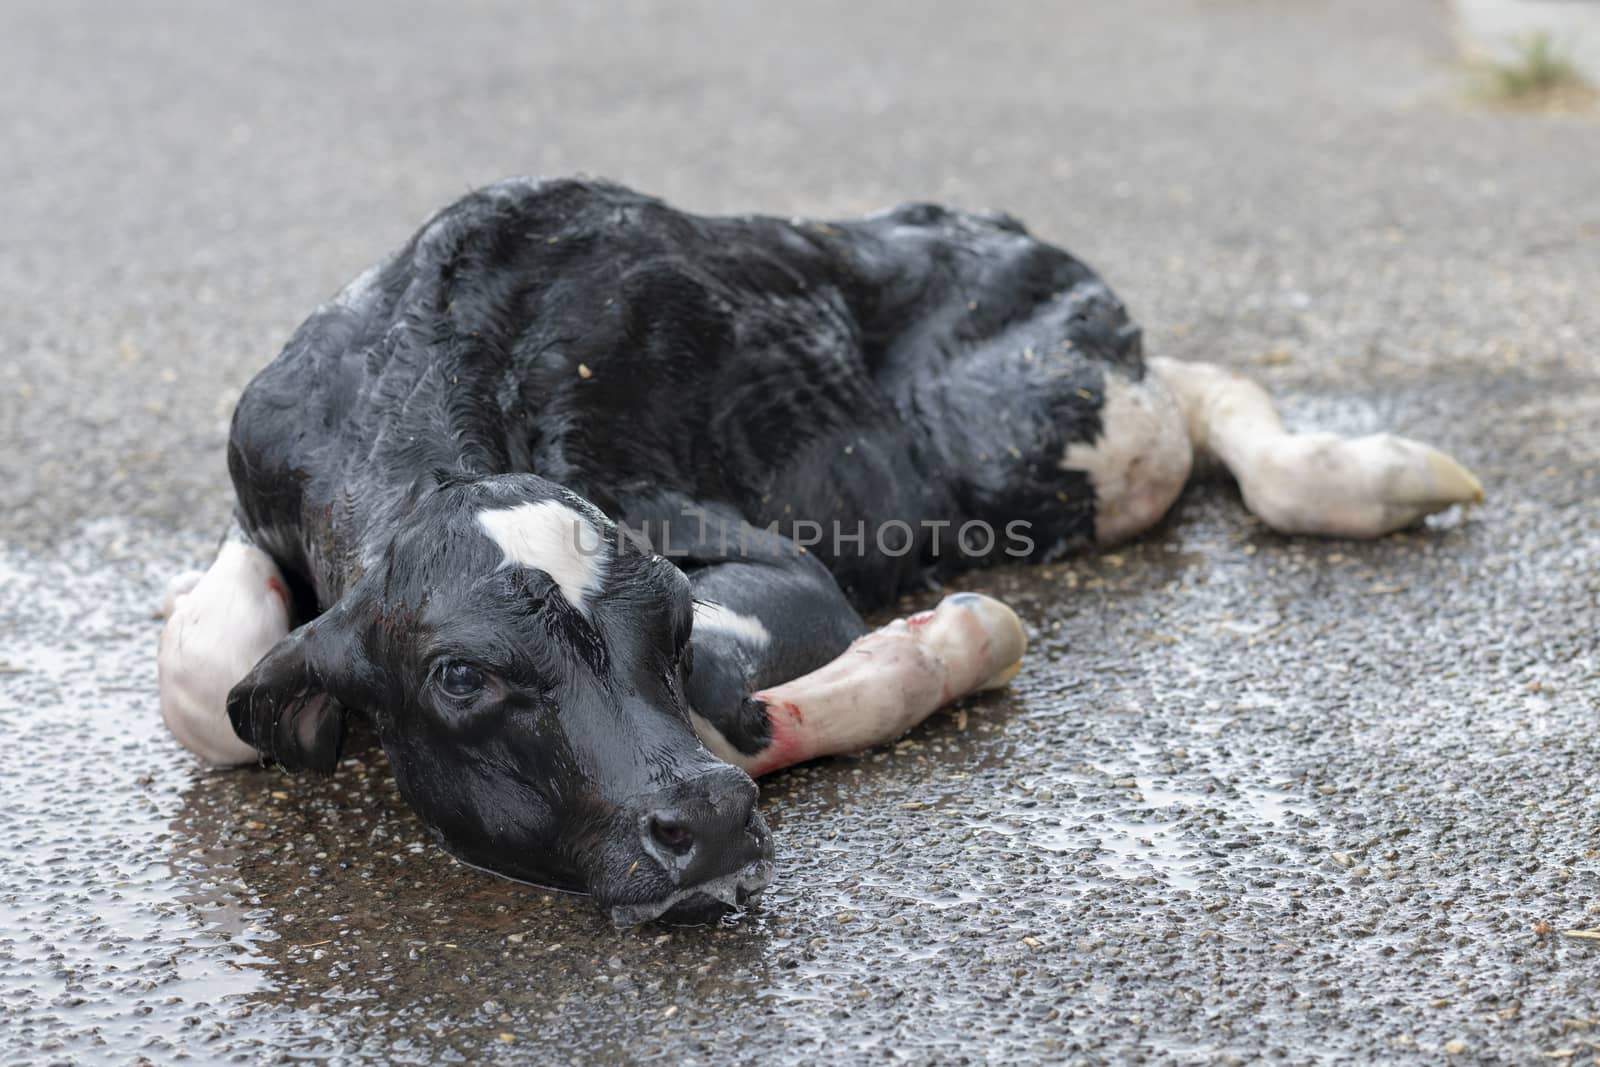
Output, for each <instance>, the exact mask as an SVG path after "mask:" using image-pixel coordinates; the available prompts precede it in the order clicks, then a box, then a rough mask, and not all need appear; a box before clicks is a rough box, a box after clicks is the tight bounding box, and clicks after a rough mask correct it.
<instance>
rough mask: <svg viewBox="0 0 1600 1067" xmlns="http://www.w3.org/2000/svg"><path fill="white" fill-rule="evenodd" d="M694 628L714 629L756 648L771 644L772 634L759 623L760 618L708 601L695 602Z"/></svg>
mask: <svg viewBox="0 0 1600 1067" xmlns="http://www.w3.org/2000/svg"><path fill="white" fill-rule="evenodd" d="M694 628H695V631H696V632H702V631H705V630H715V631H717V632H718V633H723V634H727V635H728V636H730V637H733V638H737V639H738V640H740V641H744V642H746V643H747V644H750V645H753V646H754V647H755V648H757V649H764V648H766V647H767V646H768V645H770V644H772V634H771V633H770V632H769V631H768V630H767V628H766V627H765V626H763V625H762V624H761V620H760V619H758V618H756V617H755V616H754V615H741V614H739V613H738V612H737V611H734V610H732V609H730V608H725V607H723V606H722V605H721V604H716V603H712V602H710V601H701V602H698V603H696V604H695V606H694Z"/></svg>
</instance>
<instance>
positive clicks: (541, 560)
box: [478, 500, 610, 611]
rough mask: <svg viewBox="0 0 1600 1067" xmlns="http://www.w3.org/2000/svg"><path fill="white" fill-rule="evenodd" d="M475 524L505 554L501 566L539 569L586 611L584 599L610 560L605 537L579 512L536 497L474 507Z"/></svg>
mask: <svg viewBox="0 0 1600 1067" xmlns="http://www.w3.org/2000/svg"><path fill="white" fill-rule="evenodd" d="M478 525H479V526H482V527H483V531H484V533H486V534H488V535H489V539H490V540H491V541H493V542H494V543H495V544H497V545H499V546H500V551H502V552H504V553H505V556H506V558H505V562H504V563H502V564H501V566H503V567H512V566H515V567H532V568H534V569H535V570H541V571H544V572H545V573H546V574H548V575H549V576H550V580H551V581H553V582H555V583H556V588H558V589H560V590H561V595H562V596H564V597H566V598H567V603H569V604H571V605H572V606H573V607H575V608H577V609H579V610H580V611H588V610H589V605H588V598H589V597H590V596H591V595H592V594H593V593H594V592H595V591H596V590H597V589H599V588H600V583H601V582H603V581H605V577H606V569H607V567H608V566H609V563H610V559H609V557H608V556H607V555H606V546H605V538H604V537H603V536H602V535H601V533H600V531H599V530H597V529H596V528H595V525H594V523H592V522H590V521H589V519H588V518H587V517H586V516H585V515H583V514H582V513H581V512H578V511H575V510H574V509H572V508H570V507H568V506H567V505H565V504H563V503H561V502H560V501H559V500H541V501H539V502H538V503H535V504H518V505H517V506H515V507H510V508H494V509H490V510H485V511H480V512H478Z"/></svg>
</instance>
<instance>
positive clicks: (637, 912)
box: [161, 180, 1479, 921]
mask: <svg viewBox="0 0 1600 1067" xmlns="http://www.w3.org/2000/svg"><path fill="white" fill-rule="evenodd" d="M1252 390H1254V387H1253V386H1250V385H1249V384H1248V383H1244V382H1242V381H1240V380H1238V379H1236V378H1234V377H1233V376H1231V375H1229V374H1227V373H1226V372H1224V371H1220V370H1218V369H1215V368H1207V367H1199V366H1194V365H1185V364H1173V363H1166V364H1163V363H1160V362H1155V363H1152V364H1147V363H1146V361H1145V359H1144V356H1143V353H1142V348H1141V343H1140V335H1139V331H1138V329H1137V328H1136V327H1135V326H1134V325H1133V323H1132V322H1131V321H1130V320H1129V318H1128V316H1127V314H1126V312H1125V310H1124V308H1123V306H1122V304H1121V303H1120V302H1119V301H1118V300H1117V299H1116V298H1115V296H1113V295H1112V293H1111V292H1110V291H1109V289H1108V288H1107V287H1106V286H1105V285H1104V283H1103V282H1102V281H1101V280H1100V279H1099V278H1098V277H1097V276H1096V275H1095V274H1094V273H1093V272H1092V271H1090V270H1089V269H1088V268H1087V267H1086V266H1084V265H1083V264H1082V263H1080V262H1079V261H1077V260H1076V259H1074V258H1073V257H1072V256H1070V255H1068V254H1067V253H1066V252H1064V251H1062V250H1060V249H1058V248H1056V247H1053V246H1051V245H1049V244H1046V243H1043V242H1040V241H1038V240H1035V239H1034V238H1032V237H1031V236H1029V235H1028V234H1027V232H1026V231H1025V230H1024V229H1023V227H1022V226H1021V225H1020V224H1018V223H1017V222H1015V221H1014V220H1012V219H1010V218H1008V217H1005V216H998V215H974V214H968V213H962V212H956V211H949V210H946V209H943V208H939V207H935V206H931V205H909V206H906V207H902V208H897V209H895V210H892V211H889V212H886V213H883V214H880V215H875V216H872V217H869V218H866V219H861V220H855V221H846V222H809V221H782V220H778V219H772V218H765V217H737V218H705V217H699V216H694V215H689V214H685V213H682V212H678V211H675V210H673V209H672V208H670V207H668V206H666V205H664V204H662V203H661V202H659V201H657V200H653V199H651V198H648V197H645V196H641V195H639V194H637V193H634V192H631V191H629V190H626V189H622V188H620V187H617V186H613V185H607V184H603V183H597V182H589V181H552V182H541V181H528V180H513V181H508V182H504V183H501V184H499V185H496V186H493V187H490V188H488V189H485V190H482V191H480V192H476V193H473V194H471V195H470V196H468V197H466V198H464V199H463V200H461V201H459V202H458V203H456V204H454V205H452V206H451V207H449V208H446V209H445V210H444V211H442V212H440V213H439V214H438V215H437V216H435V217H434V218H433V219H432V220H430V221H429V222H428V223H427V224H426V225H425V226H424V227H423V228H422V229H421V230H420V231H419V232H418V233H417V234H416V236H415V237H413V238H412V239H411V241H410V242H408V243H407V244H406V245H405V246H404V247H403V248H402V249H401V250H400V251H398V252H397V253H395V254H394V255H393V256H391V257H390V258H389V259H387V260H386V261H384V262H383V263H381V264H380V265H378V266H377V267H375V268H373V269H372V270H370V271H368V272H367V273H366V274H364V275H362V277H360V278H359V279H357V280H356V281H355V282H353V283H352V284H351V285H350V286H348V287H347V288H346V289H345V290H344V291H343V292H341V293H340V294H339V295H338V297H337V298H335V299H334V300H333V301H332V302H330V303H329V304H327V305H325V306H324V307H322V308H320V309H318V311H317V312H316V313H315V314H313V315H312V317H311V318H310V319H309V320H307V322H306V323H305V324H304V325H303V326H302V327H301V328H300V329H299V331H297V332H296V334H295V335H294V337H293V338H292V339H291V340H290V342H289V343H288V345H287V346H286V347H285V349H284V351H283V353H282V354H281V355H280V356H279V357H278V358H277V360H275V361H274V362H273V363H272V364H271V365H269V366H268V367H267V368H266V369H264V370H263V371H262V372H261V373H260V374H259V375H258V376H257V377H256V379H255V380H254V381H253V382H252V383H251V384H250V387H249V388H248V389H247V390H246V391H245V393H244V395H243V397H242V398H241V400H240V402H239V406H238V409H237V411H236V414H235V418H234V423H233V432H232V436H231V440H230V444H229V468H230V471H231V473H232V476H233V481H234V486H235V489H236V491H237V495H238V525H239V529H238V532H237V534H236V535H235V536H234V537H233V538H232V539H231V540H230V542H229V544H230V546H231V547H229V548H225V550H224V553H223V555H221V556H219V563H218V566H221V565H222V564H224V563H226V569H225V570H224V571H216V570H215V568H214V572H215V573H213V574H211V575H208V576H207V579H205V580H202V581H201V582H200V583H199V584H198V585H196V586H194V588H193V589H192V590H191V591H189V592H187V593H184V595H182V596H180V597H178V599H177V603H176V605H175V607H174V611H173V615H172V621H170V622H169V624H168V627H167V631H166V632H165V633H164V635H163V648H162V661H161V662H162V688H163V711H164V713H166V714H167V717H168V721H169V723H172V724H173V726H174V730H175V732H176V733H178V735H179V737H180V738H182V739H184V740H185V741H186V743H189V744H190V745H191V747H194V748H196V750H197V751H200V752H201V753H202V754H203V755H207V756H209V757H211V758H213V759H214V760H216V761H218V762H229V761H236V760H237V759H238V758H240V757H241V755H243V754H246V753H259V754H261V755H262V756H265V757H268V758H272V759H276V760H278V761H279V762H282V763H284V764H285V765H287V766H291V767H295V766H307V767H321V768H331V767H332V766H333V764H334V762H335V760H336V758H337V752H338V745H339V742H340V740H341V738H342V734H343V724H344V717H345V715H347V714H349V713H351V712H359V713H363V714H367V715H370V716H371V717H372V719H373V720H374V722H375V723H376V725H377V728H378V732H379V735H380V737H381V738H382V741H383V744H384V746H385V749H386V750H387V751H388V752H389V755H390V758H391V762H392V764H393V766H394V768H395V772H396V774H397V777H398V779H399V782H400V784H401V787H402V790H403V791H404V792H405V794H406V796H407V798H408V800H409V801H410V802H411V803H412V804H413V806H414V807H415V808H416V809H417V810H418V812H419V814H420V815H421V816H422V817H423V818H424V820H426V821H427V822H428V823H429V825H430V826H432V827H433V828H434V829H435V830H436V831H437V832H438V834H439V836H440V837H441V839H442V840H443V842H444V843H445V844H446V846H447V847H449V848H451V849H452V850H453V851H455V852H456V853H457V854H458V855H460V856H462V857H463V858H464V859H466V860H468V861H469V862H473V863H477V864H479V865H482V866H486V867H490V868H492V869H495V870H498V871H501V872H503V873H507V874H510V875H512V876H516V877H523V878H527V879H530V880H535V881H542V882H547V883H555V884H561V885H566V886H569V887H576V888H584V889H588V890H590V891H592V892H594V893H595V894H596V896H597V897H599V898H600V899H601V901H602V903H604V904H605V905H607V906H609V907H611V908H612V909H613V913H614V914H615V915H616V916H617V917H618V919H619V921H636V920H639V919H646V918H652V917H655V916H656V915H660V914H668V915H671V916H674V917H686V918H691V917H697V916H699V915H701V914H704V913H705V912H707V911H708V910H712V911H714V910H715V909H716V908H718V907H720V906H722V905H724V904H727V903H732V902H736V901H737V900H739V899H741V898H742V897H743V896H745V895H748V894H749V893H751V892H754V891H758V890H759V889H760V888H761V887H762V886H764V885H765V884H766V881H767V879H768V878H769V877H770V869H771V864H770V858H771V850H772V845H771V840H770V837H769V835H768V834H767V831H766V828H765V826H764V825H763V824H762V822H761V819H760V816H759V814H758V813H757V812H756V811H755V808H754V797H755V794H754V788H753V786H751V784H750V782H749V779H748V777H747V776H746V775H745V774H744V773H743V772H742V771H740V770H737V769H735V767H742V768H744V770H747V771H750V772H752V773H761V772H764V771H767V770H770V769H773V768H775V767H778V766H783V765H785V764H787V763H791V762H795V761H797V760H801V759H807V758H812V757H814V756H817V755H821V754H825V753H828V752H840V751H848V750H851V749H855V748H860V747H864V746H866V745H870V744H872V743H876V742H878V741H882V740H886V739H888V738H890V737H892V736H895V735H897V734H898V733H899V732H901V731H903V730H904V729H906V728H908V727H909V726H910V725H912V724H913V723H914V722H916V721H917V720H919V719H920V718H921V717H923V716H925V715H926V714H927V713H928V712H930V711H931V710H933V708H934V707H937V706H938V705H940V704H942V703H946V702H948V701H949V700H951V699H954V698H956V697H959V696H961V695H963V694H965V693H968V692H972V691H976V690H979V689H983V688H988V687H993V686H996V685H1000V684H1003V683H1004V681H1005V680H1006V679H1007V678H1009V677H1010V674H1011V673H1013V672H1014V670H1015V663H1016V661H1017V660H1018V658H1019V657H1020V656H1021V653H1022V646H1023V638H1022V628H1021V626H1020V624H1019V623H1018V622H1017V620H1016V618H1015V616H1014V615H1012V614H1011V613H1010V612H1009V611H1008V610H1007V609H1005V608H1004V607H1003V606H1002V605H1000V604H998V603H996V602H995V601H993V600H990V599H988V598H985V597H979V596H974V595H971V594H967V595H961V596H957V597H951V598H949V599H948V600H946V602H945V603H944V604H942V605H941V606H940V607H939V608H938V609H936V610H935V611H934V612H931V613H926V614H925V615H923V616H917V617H914V618H912V619H909V620H905V621H903V622H900V623H896V624H893V625H891V626H890V627H887V628H885V629H883V630H880V631H878V632H876V633H873V634H871V635H867V636H864V634H865V626H864V624H863V623H862V620H861V613H862V612H865V611H871V610H875V609H880V608H883V607H885V606H887V605H889V604H891V603H892V602H893V600H894V598H895V597H896V596H897V595H899V594H901V593H903V592H905V591H907V590H908V589H912V588H916V587H919V586H922V585H924V584H926V583H927V582H929V581H936V580H938V579H939V578H941V577H944V576H947V575H949V574H952V573H954V572H957V571H960V570H964V569H969V568H972V567H978V566H985V565H988V564H991V563H994V562H997V561H1029V560H1043V559H1049V558H1053V557H1056V556H1059V555H1061V554H1063V553H1065V552H1069V551H1073V550H1075V549H1079V548H1082V547H1085V546H1089V545H1092V544H1096V543H1101V544H1104V543H1109V542H1112V541H1115V540H1120V539H1123V538H1126V537H1130V536H1133V535H1135V534H1137V533H1138V532H1140V531H1141V530H1142V529H1144V528H1146V527H1148V526H1149V525H1151V524H1152V523H1154V522H1155V521H1157V520H1158V519H1159V517H1160V516H1161V515H1162V514H1163V513H1164V512H1165V511H1166V510H1167V508H1168V507H1169V506H1170V504H1171V502H1172V500H1173V499H1175V497H1176V496H1177V494H1178V492H1179V490H1180V489H1181V487H1182V485H1183V482H1184V480H1185V478H1187V476H1188V474H1189V472H1190V469H1191V466H1192V464H1193V462H1194V461H1195V459H1196V458H1197V457H1205V456H1207V455H1214V456H1216V458H1219V459H1221V460H1222V461H1223V462H1225V463H1227V464H1228V465H1229V466H1230V468H1231V469H1233V470H1234V472H1235V473H1236V474H1237V475H1239V477H1240V480H1241V483H1242V484H1243V485H1244V486H1245V489H1246V498H1247V501H1249V500H1251V498H1252V496H1254V497H1256V498H1259V499H1260V500H1262V501H1270V508H1271V510H1273V511H1274V513H1275V514H1281V515H1283V516H1285V518H1284V519H1283V520H1282V521H1283V524H1284V525H1285V526H1286V528H1287V527H1292V528H1294V529H1295V530H1296V531H1297V532H1313V533H1315V532H1332V533H1344V534H1354V535H1358V536H1359V535H1366V536H1371V535H1376V534H1378V533H1381V532H1384V530H1386V529H1390V528H1394V527H1395V526H1398V525H1403V524H1405V523H1408V522H1411V521H1414V520H1415V519H1416V518H1417V517H1419V516H1420V515H1422V514H1426V513H1428V512H1430V511H1434V510H1438V509H1439V508H1441V507H1444V506H1448V505H1449V504H1450V503H1453V502H1458V501H1462V500H1467V499H1472V498H1474V497H1475V496H1476V495H1477V494H1478V492H1479V490H1478V487H1477V484H1476V482H1475V481H1473V480H1472V479H1471V476H1470V475H1468V474H1467V473H1466V472H1465V471H1464V470H1462V469H1461V468H1459V467H1458V466H1457V465H1455V464H1454V463H1453V461H1451V460H1449V459H1448V457H1444V456H1443V455H1442V454H1441V453H1437V452H1435V451H1433V450H1431V449H1427V448H1426V447H1425V446H1421V445H1416V444H1415V443H1413V442H1407V441H1404V440H1403V439H1399V438H1390V437H1387V436H1386V435H1385V436H1383V437H1382V439H1381V440H1378V439H1363V440H1362V441H1343V440H1342V439H1337V438H1331V437H1329V438H1328V439H1327V440H1326V441H1323V440H1321V439H1320V438H1319V439H1318V443H1317V444H1316V447H1314V448H1313V447H1309V446H1307V443H1306V441H1304V440H1301V439H1298V438H1293V435H1288V434H1286V433H1284V431H1283V429H1282V425H1281V423H1275V421H1274V420H1275V416H1273V415H1271V412H1270V406H1268V407H1267V408H1265V413H1263V409H1262V404H1264V403H1265V401H1264V396H1263V397H1261V398H1258V397H1257V395H1256V394H1257V393H1258V392H1259V391H1258V390H1255V391H1252ZM1363 442H1365V443H1363ZM1285 457H1287V458H1285ZM1319 478H1320V479H1322V480H1323V481H1324V482H1327V483H1328V484H1327V485H1325V486H1321V487H1320V488H1319V489H1317V491H1316V492H1308V490H1307V489H1306V488H1305V487H1306V486H1308V485H1310V486H1313V487H1314V488H1315V487H1316V486H1317V479H1319ZM1330 489H1333V490H1338V492H1331V493H1330V492H1329V491H1328V490H1330ZM1339 493H1343V494H1344V496H1343V497H1341V496H1340V495H1339ZM1346 498H1348V499H1346ZM1375 500H1376V501H1378V502H1379V503H1380V504H1381V507H1378V508H1377V509H1376V510H1374V509H1373V506H1372V505H1373V502H1374V501H1375ZM1258 510H1262V511H1263V513H1264V514H1265V512H1266V510H1267V507H1266V505H1265V504H1264V505H1263V508H1261V509H1258ZM1269 521H1272V520H1271V519H1270V518H1269ZM251 553H254V555H252V554H251ZM269 572H270V573H269ZM208 583H209V584H208ZM257 587H259V588H257ZM271 597H278V598H279V599H278V600H277V601H273V600H271V599H270V598H271ZM274 604H276V608H275V607H274ZM274 611H276V612H277V614H274ZM274 620H278V621H277V625H278V626H279V627H281V628H282V630H283V631H284V632H282V633H280V634H278V636H279V637H281V640H277V641H276V642H275V643H273V642H272V641H271V640H270V639H268V640H264V638H263V636H262V635H263V634H268V635H270V634H271V633H272V627H273V624H274ZM291 627H292V629H291ZM202 632H204V633H206V634H208V635H209V641H199V640H197V639H196V635H197V634H200V633H202ZM229 634H237V640H235V641H234V642H233V644H232V645H230V644H229V636H228V635H229ZM186 638H187V640H186ZM853 643H854V644H853ZM264 644H265V645H267V646H268V647H262V646H263V645H264ZM211 645H218V646H221V647H223V648H224V649H225V650H226V651H227V653H228V654H227V655H222V654H220V653H217V652H215V651H212V650H211V649H210V646H211ZM185 648H187V649H188V651H187V652H186V651H184V649H185ZM847 650H848V651H847ZM257 656H259V657H260V659H259V662H257V663H255V664H254V666H253V668H249V671H248V674H245V675H243V677H242V678H241V672H242V671H243V670H245V669H246V667H248V664H246V665H243V666H241V662H240V661H241V660H251V661H253V660H254V658H255V657H257ZM223 693H226V694H227V695H226V696H225V697H223V696H221V694H223ZM224 717H225V718H226V720H227V724H231V727H232V731H231V735H230V733H229V732H228V731H226V730H224V729H223V725H224V724H223V719H224ZM730 765H732V766H730Z"/></svg>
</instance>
